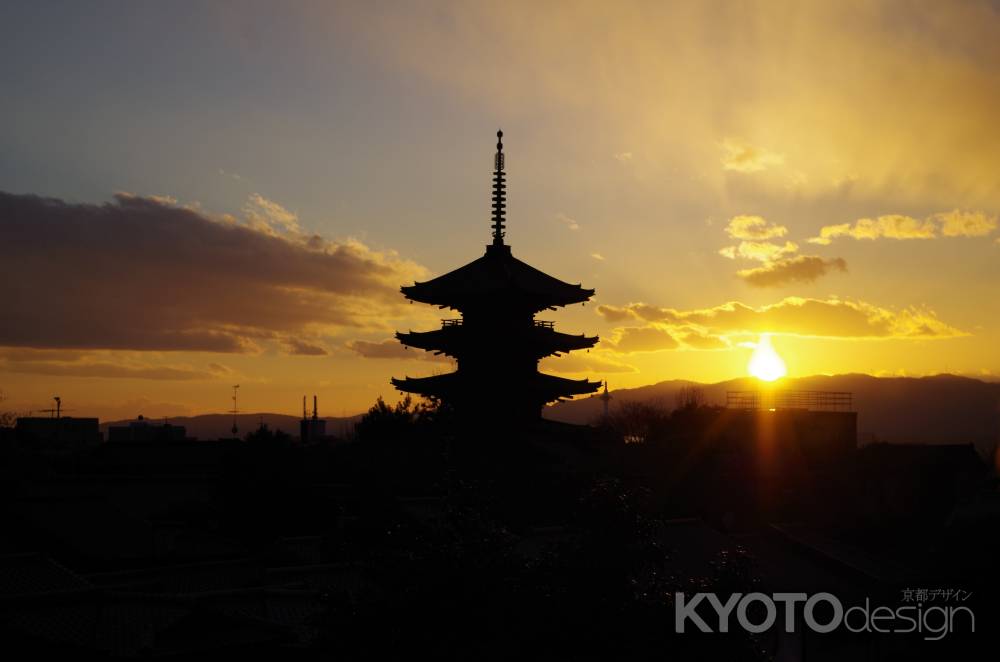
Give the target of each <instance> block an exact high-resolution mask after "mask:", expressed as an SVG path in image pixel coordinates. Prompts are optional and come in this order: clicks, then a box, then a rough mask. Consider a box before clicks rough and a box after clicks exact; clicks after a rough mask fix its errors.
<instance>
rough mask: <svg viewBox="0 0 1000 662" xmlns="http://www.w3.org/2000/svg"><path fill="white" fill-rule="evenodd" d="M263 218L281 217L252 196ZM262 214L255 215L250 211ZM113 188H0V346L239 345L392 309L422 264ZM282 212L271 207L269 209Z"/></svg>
mask: <svg viewBox="0 0 1000 662" xmlns="http://www.w3.org/2000/svg"><path fill="white" fill-rule="evenodd" d="M251 205H252V206H253V207H254V208H255V209H258V211H257V212H255V213H258V214H259V215H261V214H265V210H266V213H267V214H270V216H268V218H269V219H270V220H268V221H267V223H269V224H271V223H277V224H278V225H279V226H281V227H283V228H293V227H295V224H294V223H293V222H292V219H291V218H290V217H288V216H282V213H283V212H282V211H281V210H279V209H277V208H275V207H273V206H269V205H267V204H264V203H263V199H262V198H261V199H257V198H252V199H251ZM260 218H263V217H260ZM260 218H258V220H257V221H250V220H240V219H235V218H233V217H218V218H216V217H212V216H209V215H207V214H205V213H202V212H200V211H199V210H197V209H191V208H182V207H177V206H175V205H174V204H172V203H170V202H167V201H163V200H160V199H153V198H148V197H138V196H132V195H128V194H117V195H115V199H114V201H113V202H110V203H106V204H102V205H96V204H75V203H67V202H63V201H61V200H56V199H50V198H40V197H36V196H32V195H14V194H9V193H2V192H0V263H2V264H3V265H4V270H5V273H8V274H13V275H15V277H7V278H4V279H0V301H3V302H4V323H3V324H2V325H0V346H17V347H39V348H77V349H135V350H189V351H209V352H247V351H254V350H256V349H257V348H258V347H259V346H260V343H261V342H268V341H281V340H283V339H287V338H290V337H298V336H300V335H302V334H303V333H305V334H306V335H312V336H314V335H315V334H316V332H317V331H319V330H325V329H337V328H344V327H353V328H365V329H376V328H385V327H386V326H387V323H386V317H387V316H390V315H391V314H393V313H394V312H400V311H402V310H403V306H402V298H401V297H400V296H399V286H400V284H402V283H405V282H408V281H412V280H415V279H416V278H418V277H421V276H423V274H424V273H425V270H424V269H423V268H421V267H419V266H418V265H416V264H414V263H413V262H410V261H408V260H404V259H402V258H400V257H399V256H398V255H396V254H395V253H393V252H388V251H376V250H373V249H371V248H369V247H368V246H366V245H364V244H362V243H361V242H358V241H354V240H346V241H326V240H323V239H322V238H320V237H316V236H313V237H305V236H297V235H292V236H276V234H274V233H271V232H265V231H262V230H261V229H255V228H254V227H250V225H251V224H254V223H258V222H259V221H260ZM282 219H284V220H282Z"/></svg>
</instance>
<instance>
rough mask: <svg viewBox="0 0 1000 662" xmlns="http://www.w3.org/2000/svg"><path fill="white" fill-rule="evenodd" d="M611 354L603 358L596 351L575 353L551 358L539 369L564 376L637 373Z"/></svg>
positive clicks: (632, 367)
mask: <svg viewBox="0 0 1000 662" xmlns="http://www.w3.org/2000/svg"><path fill="white" fill-rule="evenodd" d="M608 356H611V355H610V353H605V356H601V355H600V354H599V353H597V352H596V351H592V352H590V353H589V354H588V353H585V352H573V353H571V354H563V355H562V356H550V357H548V358H545V359H543V360H542V362H541V364H540V366H539V369H540V370H542V371H543V372H556V373H562V374H575V373H589V374H593V373H605V374H607V373H628V372H637V370H636V368H635V367H634V366H631V365H628V364H627V363H622V362H620V361H616V360H614V359H613V358H608Z"/></svg>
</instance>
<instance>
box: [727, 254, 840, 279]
mask: <svg viewBox="0 0 1000 662" xmlns="http://www.w3.org/2000/svg"><path fill="white" fill-rule="evenodd" d="M831 271H847V262H846V261H845V260H844V259H843V258H840V257H835V258H833V259H830V260H824V259H823V258H821V257H818V256H816V255H797V256H795V257H789V258H783V259H779V260H774V261H768V262H767V264H765V265H763V266H761V267H755V268H753V269H741V270H739V271H737V272H736V275H737V276H739V277H740V278H742V279H743V280H744V281H746V282H747V283H748V284H749V285H753V286H754V287H778V286H780V285H786V284H788V283H811V282H813V281H814V280H816V279H817V278H819V277H820V276H825V275H826V274H827V273H829V272H831Z"/></svg>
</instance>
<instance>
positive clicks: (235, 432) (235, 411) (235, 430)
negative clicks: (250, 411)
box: [232, 384, 240, 437]
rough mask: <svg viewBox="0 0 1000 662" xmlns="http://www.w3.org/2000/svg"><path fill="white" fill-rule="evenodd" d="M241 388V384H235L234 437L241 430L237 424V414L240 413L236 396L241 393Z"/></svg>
mask: <svg viewBox="0 0 1000 662" xmlns="http://www.w3.org/2000/svg"><path fill="white" fill-rule="evenodd" d="M239 389H240V385H239V384H236V385H234V386H233V411H232V414H233V436H234V437H235V436H236V435H237V434H238V433H239V431H240V429H239V427H237V426H236V414H238V413H240V410H239V408H237V406H236V396H237V395H238V393H239Z"/></svg>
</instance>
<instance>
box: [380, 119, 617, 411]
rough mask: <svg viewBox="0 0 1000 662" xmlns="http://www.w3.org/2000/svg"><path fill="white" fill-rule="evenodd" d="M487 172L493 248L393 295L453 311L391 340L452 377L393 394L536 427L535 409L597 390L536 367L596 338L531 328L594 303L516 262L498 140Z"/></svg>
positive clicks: (417, 382) (586, 293) (409, 384)
mask: <svg viewBox="0 0 1000 662" xmlns="http://www.w3.org/2000/svg"><path fill="white" fill-rule="evenodd" d="M497 139H498V140H497V153H496V157H495V158H494V172H493V219H492V220H493V243H491V244H490V245H488V246H487V247H486V254H485V255H484V256H482V257H481V258H479V259H478V260H475V261H473V262H470V263H469V264H467V265H465V266H464V267H460V268H458V269H456V270H454V271H451V272H449V273H446V274H444V275H443V276H439V277H437V278H434V279H433V280H429V281H426V282H423V283H415V284H413V285H411V286H409V287H403V288H401V290H402V292H403V294H404V295H405V296H406V298H407V299H410V300H411V301H419V302H420V303H427V304H431V305H435V306H438V307H439V308H453V309H455V310H457V311H458V312H459V313H460V314H461V317H460V318H457V319H446V320H442V322H441V328H440V329H436V330H434V331H425V332H417V333H414V332H412V331H410V332H408V333H397V334H396V338H398V339H399V341H400V342H401V343H403V344H404V345H406V346H408V347H416V348H419V349H424V350H427V351H432V352H434V353H436V354H446V355H448V356H451V357H453V358H454V359H456V361H457V363H458V370H456V371H455V372H451V373H447V374H443V375H435V376H433V377H419V378H414V377H406V378H404V379H395V378H393V380H392V384H393V386H395V387H396V388H397V389H399V390H400V391H404V392H407V393H416V394H419V395H423V396H426V397H432V398H438V399H440V400H441V401H443V402H445V403H447V404H450V405H452V406H453V407H454V408H455V410H456V412H458V413H459V414H460V415H463V416H468V417H475V418H480V417H482V418H484V419H486V420H487V421H488V420H493V421H511V420H518V421H525V420H533V419H538V418H539V417H540V416H541V410H542V407H543V406H544V405H545V404H546V403H548V402H552V401H554V400H558V399H560V398H563V397H568V396H572V395H581V394H586V393H593V392H594V391H596V390H597V389H598V388H599V387H600V382H591V381H588V380H586V379H581V380H573V379H564V378H562V377H555V376H553V375H546V374H543V373H540V372H538V361H539V359H541V358H543V357H546V356H550V355H553V354H555V355H558V354H559V353H561V352H569V351H572V350H575V349H585V348H589V347H593V346H594V345H595V344H596V343H597V337H596V336H584V335H582V334H581V335H579V336H574V335H570V334H566V333H559V332H557V331H556V330H555V329H554V328H553V323H552V322H548V321H542V320H536V319H535V314H536V313H538V312H540V311H542V310H546V309H550V310H555V309H556V308H557V307H561V306H566V305H569V304H574V303H583V302H584V301H586V300H588V299H589V298H590V297H592V296H593V295H594V290H588V289H584V288H582V287H580V286H579V285H571V284H569V283H564V282H563V281H561V280H558V279H556V278H553V277H552V276H549V275H548V274H545V273H543V272H541V271H539V270H538V269H535V268H534V267H531V266H529V265H527V264H525V263H524V262H521V261H520V260H518V259H516V258H515V257H514V256H513V255H511V252H510V246H508V245H506V244H505V243H504V237H505V235H506V207H507V203H506V197H507V192H506V182H505V176H506V175H505V173H504V153H503V141H502V139H503V132H502V131H497Z"/></svg>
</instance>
